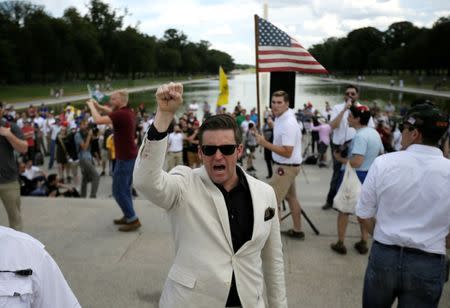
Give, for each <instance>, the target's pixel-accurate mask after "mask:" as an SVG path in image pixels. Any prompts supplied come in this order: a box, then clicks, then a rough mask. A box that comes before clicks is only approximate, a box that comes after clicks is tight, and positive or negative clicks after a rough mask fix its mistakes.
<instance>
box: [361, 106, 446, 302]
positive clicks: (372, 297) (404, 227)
mask: <svg viewBox="0 0 450 308" xmlns="http://www.w3.org/2000/svg"><path fill="white" fill-rule="evenodd" d="M448 126H449V123H448V119H447V117H445V116H444V115H443V113H442V112H441V111H440V110H439V109H437V108H436V107H434V106H433V105H432V104H430V103H421V104H417V105H416V106H414V107H413V108H412V109H410V110H409V111H408V113H407V114H406V116H405V117H404V119H403V127H402V147H403V151H398V152H393V153H388V154H385V155H382V156H380V157H378V158H376V159H375V162H374V163H373V165H372V166H371V168H370V170H369V173H368V174H367V177H366V180H365V182H364V184H363V186H362V190H361V195H360V199H359V202H358V204H357V206H356V215H357V216H358V219H359V220H360V222H361V223H362V224H363V225H364V226H365V227H366V228H367V229H368V230H369V233H371V234H373V239H374V241H373V244H372V248H371V252H370V257H369V262H368V265H367V269H366V274H365V278H364V289H363V308H371V307H377V308H384V307H386V308H387V307H391V306H392V304H393V302H394V300H395V299H396V298H397V300H398V307H427V308H428V307H430V308H432V307H438V306H439V300H440V297H441V294H442V290H443V285H444V280H445V254H446V247H447V248H450V234H449V233H450V190H449V187H448V186H449V182H450V160H448V159H447V158H445V157H444V156H443V153H442V151H441V150H440V149H439V148H438V141H439V139H440V138H441V137H442V135H443V134H444V133H445V131H446V130H447V128H448Z"/></svg>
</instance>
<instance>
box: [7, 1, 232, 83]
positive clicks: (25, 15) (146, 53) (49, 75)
mask: <svg viewBox="0 0 450 308" xmlns="http://www.w3.org/2000/svg"><path fill="white" fill-rule="evenodd" d="M127 14H128V12H127V10H122V11H121V10H118V9H114V8H112V7H111V6H110V5H109V4H107V3H105V2H102V1H101V0H90V2H89V4H88V12H87V13H86V15H84V16H82V15H81V14H80V12H78V11H77V9H76V8H74V7H69V8H67V9H66V10H65V11H64V14H63V16H62V17H60V18H55V17H52V16H51V15H50V14H48V13H47V12H46V11H45V8H44V7H43V6H39V5H34V4H32V3H30V2H24V1H6V2H1V3H0V82H1V83H23V82H26V83H30V82H43V83H45V82H55V81H56V82H62V81H71V80H89V79H96V80H99V79H105V78H112V79H116V78H131V79H136V78H143V77H147V76H158V75H174V74H198V73H211V74H217V72H218V69H219V65H221V66H222V67H223V68H224V70H225V71H230V70H232V69H233V68H234V66H235V64H234V60H233V58H232V57H231V56H230V55H229V54H227V53H225V52H222V51H219V50H215V49H211V48H210V47H211V45H210V43H209V42H208V41H204V40H201V41H200V42H197V43H196V42H191V41H189V40H188V38H187V36H186V35H185V34H184V33H183V32H181V31H179V30H177V29H168V30H166V31H165V33H164V36H163V37H162V38H156V37H155V36H150V35H147V34H144V33H142V32H140V31H139V29H138V26H127V27H126V28H124V24H123V20H124V17H126V15H127Z"/></svg>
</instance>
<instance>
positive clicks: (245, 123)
mask: <svg viewBox="0 0 450 308" xmlns="http://www.w3.org/2000/svg"><path fill="white" fill-rule="evenodd" d="M250 123H253V121H252V120H244V121H242V123H241V129H242V134H243V135H245V134H247V132H248V125H249V124H250ZM253 125H255V123H253Z"/></svg>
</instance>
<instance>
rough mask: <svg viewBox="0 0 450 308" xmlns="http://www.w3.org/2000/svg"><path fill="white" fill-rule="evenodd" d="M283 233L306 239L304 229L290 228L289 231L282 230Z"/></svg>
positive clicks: (298, 238)
mask: <svg viewBox="0 0 450 308" xmlns="http://www.w3.org/2000/svg"><path fill="white" fill-rule="evenodd" d="M281 234H284V235H287V236H289V237H292V238H295V239H297V240H304V239H305V233H304V232H303V231H295V230H294V229H289V230H287V231H281Z"/></svg>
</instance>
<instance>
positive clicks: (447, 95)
mask: <svg viewBox="0 0 450 308" xmlns="http://www.w3.org/2000/svg"><path fill="white" fill-rule="evenodd" d="M319 79H320V80H323V81H326V82H333V83H347V84H355V85H358V86H363V87H368V88H376V89H383V90H390V91H397V92H405V93H414V94H423V95H428V96H437V97H444V98H450V91H435V90H428V89H422V88H414V87H398V86H392V87H391V86H390V85H387V84H381V83H373V82H364V81H357V80H349V79H334V78H319Z"/></svg>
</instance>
